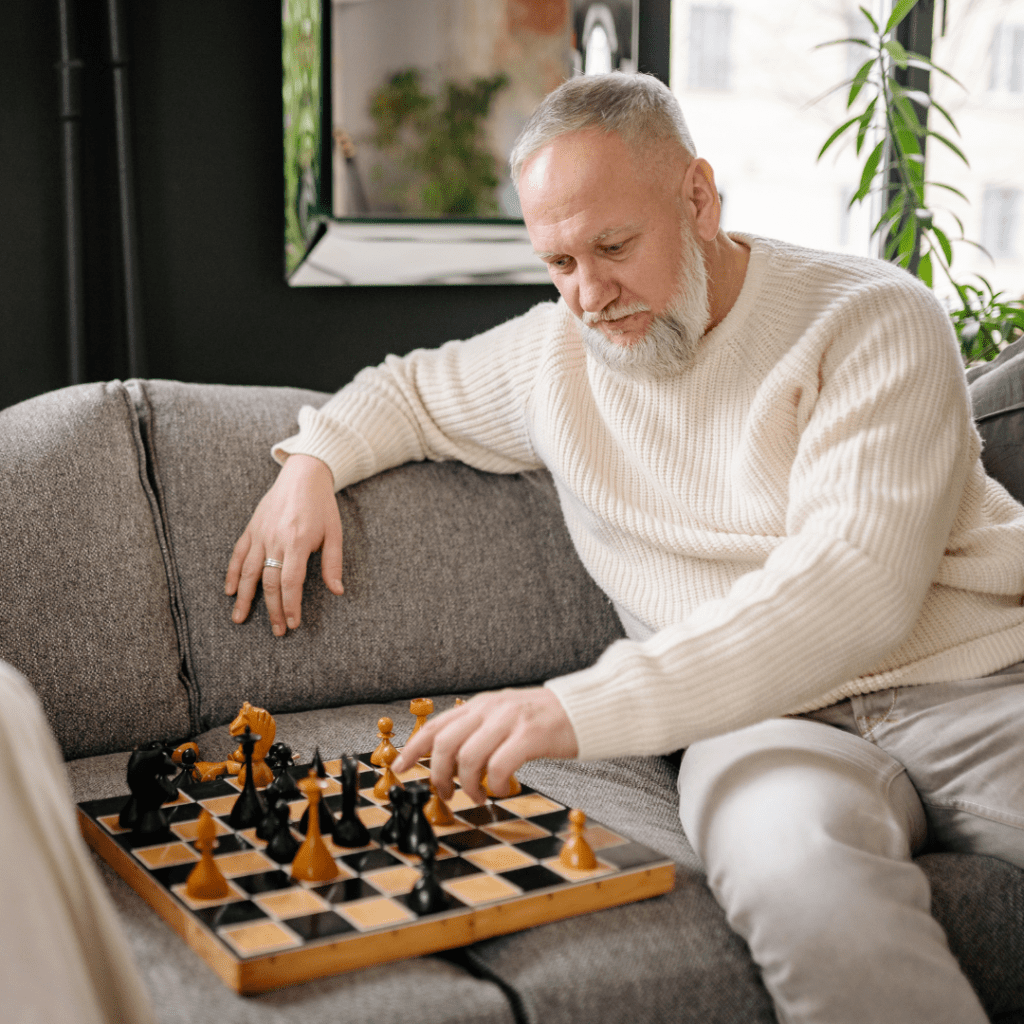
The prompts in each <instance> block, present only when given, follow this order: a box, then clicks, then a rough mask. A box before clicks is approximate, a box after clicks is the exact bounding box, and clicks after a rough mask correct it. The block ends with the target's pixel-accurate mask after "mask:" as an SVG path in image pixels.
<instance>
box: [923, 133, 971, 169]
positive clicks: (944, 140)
mask: <svg viewBox="0 0 1024 1024" xmlns="http://www.w3.org/2000/svg"><path fill="white" fill-rule="evenodd" d="M928 134H929V135H931V136H933V137H934V138H936V139H938V140H939V142H941V143H943V145H946V146H948V147H949V148H950V149H951V150H953V152H954V153H956V155H957V156H958V157H960V159H961V160H963V162H964V163H965V164H967V166H968V167H970V166H971V162H970V161H969V160H968V159H967V157H965V156H964V154H963V153H962V152H961V150H960V148H959V147H958V146H957V145H956V144H955V143H954V142H951V141H950V140H949V139H947V138H946V136H945V135H940V134H939V133H938V132H933V131H931V129H929V130H928Z"/></svg>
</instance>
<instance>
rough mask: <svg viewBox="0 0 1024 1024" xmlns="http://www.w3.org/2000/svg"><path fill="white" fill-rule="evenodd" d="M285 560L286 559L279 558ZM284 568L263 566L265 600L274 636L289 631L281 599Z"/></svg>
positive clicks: (282, 634)
mask: <svg viewBox="0 0 1024 1024" xmlns="http://www.w3.org/2000/svg"><path fill="white" fill-rule="evenodd" d="M278 561H284V559H278ZM283 575H284V570H283V569H278V568H277V566H275V565H264V566H263V573H262V578H263V602H264V604H266V606H267V616H268V617H269V619H270V628H271V629H272V630H273V633H274V636H284V635H285V633H287V632H288V629H287V627H286V625H285V616H284V604H283V602H282V599H281V577H282V576H283Z"/></svg>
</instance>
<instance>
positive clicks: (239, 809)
mask: <svg viewBox="0 0 1024 1024" xmlns="http://www.w3.org/2000/svg"><path fill="white" fill-rule="evenodd" d="M259 741H260V737H259V735H257V734H256V733H254V732H253V731H252V730H251V729H250V728H249V726H248V725H247V726H246V727H245V732H244V733H242V743H241V749H242V756H243V757H244V758H245V763H244V766H243V767H245V769H246V772H245V785H244V786H243V787H242V792H241V795H240V796H239V797H238V799H237V800H236V801H235V803H234V806H233V807H232V808H231V815H230V817H229V818H228V824H229V825H230V826H231V827H232V828H233V829H235V830H236V831H240V830H241V829H243V828H252V827H253V826H255V825H259V823H260V822H261V821H262V820H263V818H264V817H265V816H266V813H267V806H266V804H265V803H264V802H263V797H262V796H260V794H259V793H257V792H256V782H255V779H254V776H255V774H256V773H255V772H254V771H253V770H252V752H253V748H254V747H255V746H256V744H257V743H259ZM238 775H239V778H241V777H242V772H241V771H239V773H238Z"/></svg>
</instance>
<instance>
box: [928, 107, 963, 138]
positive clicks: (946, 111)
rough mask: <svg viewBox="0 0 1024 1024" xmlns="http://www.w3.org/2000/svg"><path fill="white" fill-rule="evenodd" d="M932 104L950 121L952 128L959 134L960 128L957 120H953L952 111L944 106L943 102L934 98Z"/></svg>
mask: <svg viewBox="0 0 1024 1024" xmlns="http://www.w3.org/2000/svg"><path fill="white" fill-rule="evenodd" d="M932 106H933V107H934V108H935V109H936V110H937V111H938V112H939V113H940V114H941V115H942V116H943V117H944V118H945V119H946V120H947V121H948V122H949V126H950V128H952V129H953V131H955V132H956V133H957V135H959V134H960V129H959V128H957V126H956V121H954V120H953V116H952V115H951V114H950V112H949V111H948V110H947V109H946V108H945V107H944V106H942V104H941V103H936V102H935V100H934V99H933V100H932Z"/></svg>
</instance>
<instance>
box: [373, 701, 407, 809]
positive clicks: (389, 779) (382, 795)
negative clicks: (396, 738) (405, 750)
mask: <svg viewBox="0 0 1024 1024" xmlns="http://www.w3.org/2000/svg"><path fill="white" fill-rule="evenodd" d="M381 721H388V722H390V721H391V719H381ZM388 748H389V749H388V750H386V751H385V758H386V760H385V761H384V771H382V772H381V773H380V778H379V779H378V780H377V781H376V783H374V786H373V795H374V796H375V797H376V798H377V799H378V800H387V799H388V793H390V792H391V787H392V786H400V785H401V784H402V783H401V780H400V779H399V778H398V776H397V775H396V774H395V773H394V772H393V771H392V770H391V762H392V761H394V759H395V758H396V757H398V751H397V750H396V749H395V748H394V747H393V746H391V743H390V742H389V743H388ZM378 749H379V748H378Z"/></svg>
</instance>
